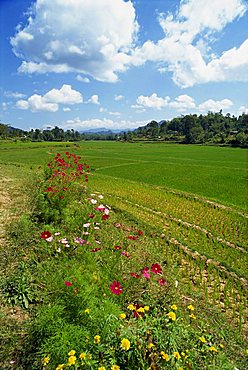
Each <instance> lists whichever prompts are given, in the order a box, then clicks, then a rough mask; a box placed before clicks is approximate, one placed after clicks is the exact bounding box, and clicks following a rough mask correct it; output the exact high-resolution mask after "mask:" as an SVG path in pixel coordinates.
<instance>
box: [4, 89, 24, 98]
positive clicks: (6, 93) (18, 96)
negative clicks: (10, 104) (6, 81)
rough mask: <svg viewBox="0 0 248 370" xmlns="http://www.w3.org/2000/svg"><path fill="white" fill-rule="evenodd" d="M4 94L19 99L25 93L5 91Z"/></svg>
mask: <svg viewBox="0 0 248 370" xmlns="http://www.w3.org/2000/svg"><path fill="white" fill-rule="evenodd" d="M4 95H5V96H7V98H14V99H21V98H25V97H26V95H25V94H23V93H19V92H17V91H6V92H5V93H4Z"/></svg>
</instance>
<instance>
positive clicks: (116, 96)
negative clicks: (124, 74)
mask: <svg viewBox="0 0 248 370" xmlns="http://www.w3.org/2000/svg"><path fill="white" fill-rule="evenodd" d="M124 98H125V97H124V95H115V97H114V100H115V101H120V100H123V99H124Z"/></svg>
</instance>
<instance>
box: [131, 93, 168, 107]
mask: <svg viewBox="0 0 248 370" xmlns="http://www.w3.org/2000/svg"><path fill="white" fill-rule="evenodd" d="M169 100H170V98H169V97H168V96H166V97H165V98H160V97H159V96H157V94H156V93H153V94H152V95H151V96H144V95H140V96H139V97H138V98H137V99H136V102H137V105H133V106H132V107H133V108H142V107H147V108H154V109H161V108H163V107H166V106H167V105H168V102H169Z"/></svg>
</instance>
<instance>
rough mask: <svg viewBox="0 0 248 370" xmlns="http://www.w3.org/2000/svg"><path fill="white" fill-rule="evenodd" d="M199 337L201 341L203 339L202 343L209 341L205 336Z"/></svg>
mask: <svg viewBox="0 0 248 370" xmlns="http://www.w3.org/2000/svg"><path fill="white" fill-rule="evenodd" d="M199 339H200V341H201V342H202V343H207V341H206V339H205V338H204V337H199Z"/></svg>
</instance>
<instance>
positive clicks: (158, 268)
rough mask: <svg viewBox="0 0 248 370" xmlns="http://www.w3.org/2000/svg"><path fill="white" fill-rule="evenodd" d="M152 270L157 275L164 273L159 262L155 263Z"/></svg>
mask: <svg viewBox="0 0 248 370" xmlns="http://www.w3.org/2000/svg"><path fill="white" fill-rule="evenodd" d="M151 270H152V272H153V273H154V274H156V275H161V274H162V268H161V266H160V265H159V264H158V263H154V264H153V265H152V267H151Z"/></svg>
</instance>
